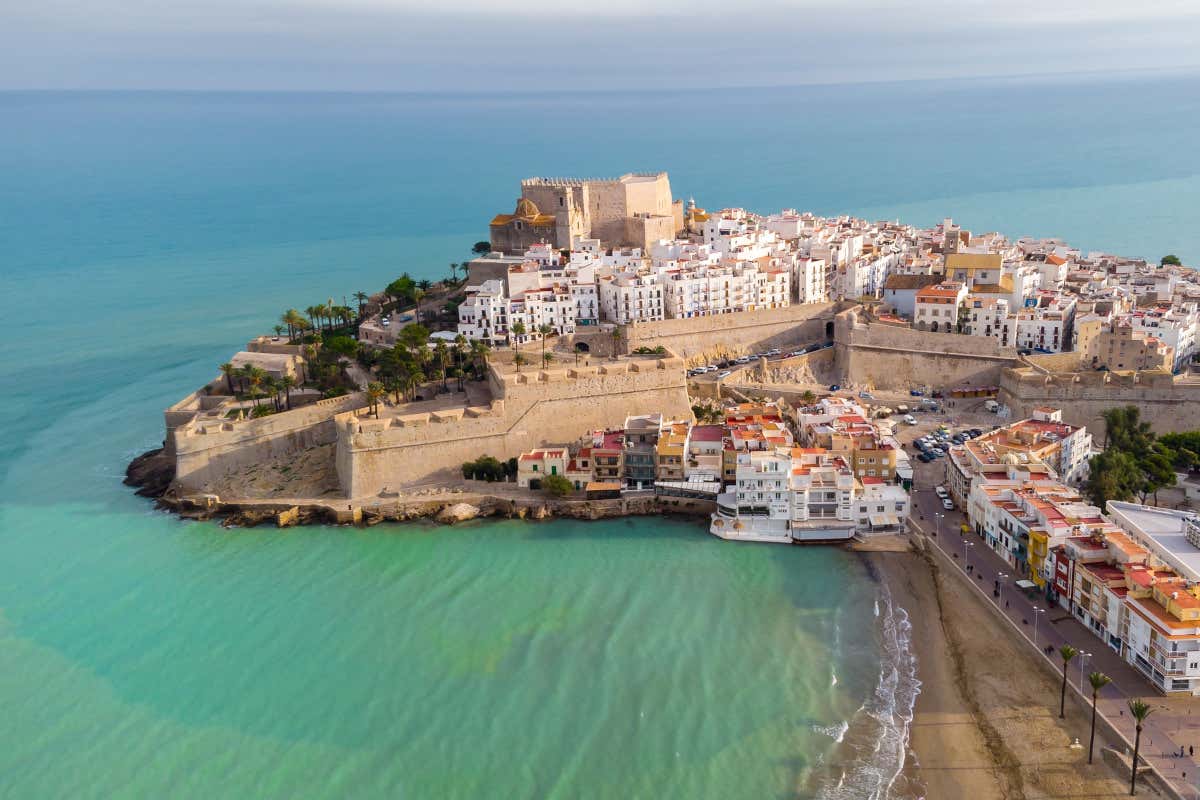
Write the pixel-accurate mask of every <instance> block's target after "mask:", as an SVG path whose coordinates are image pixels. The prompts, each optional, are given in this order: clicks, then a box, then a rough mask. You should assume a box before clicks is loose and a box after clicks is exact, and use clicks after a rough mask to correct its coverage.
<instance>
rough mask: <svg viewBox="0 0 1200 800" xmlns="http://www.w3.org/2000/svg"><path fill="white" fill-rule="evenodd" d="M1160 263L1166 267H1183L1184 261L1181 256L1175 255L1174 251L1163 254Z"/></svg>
mask: <svg viewBox="0 0 1200 800" xmlns="http://www.w3.org/2000/svg"><path fill="white" fill-rule="evenodd" d="M1158 263H1159V264H1160V265H1162V266H1164V267H1182V266H1183V262H1182V261H1180V260H1179V256H1177V255H1175V254H1174V253H1172V254H1170V255H1165V256H1163V257H1162V260H1161V261H1159V262H1158Z"/></svg>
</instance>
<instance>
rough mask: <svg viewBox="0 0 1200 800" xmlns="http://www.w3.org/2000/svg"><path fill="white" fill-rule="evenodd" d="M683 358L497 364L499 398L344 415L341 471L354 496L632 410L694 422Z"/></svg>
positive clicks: (574, 432) (568, 434)
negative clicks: (518, 369)
mask: <svg viewBox="0 0 1200 800" xmlns="http://www.w3.org/2000/svg"><path fill="white" fill-rule="evenodd" d="M684 379H685V376H684V366H683V361H682V360H681V359H680V358H677V357H675V356H667V357H663V358H652V357H648V358H631V359H627V360H626V359H623V360H620V361H613V362H603V363H594V364H590V365H588V366H580V367H572V366H565V365H564V366H563V367H559V368H554V369H543V370H527V371H525V372H523V373H520V374H517V373H513V372H509V371H502V370H501V368H499V367H498V366H497V365H496V364H494V363H493V364H489V382H490V384H491V389H492V396H493V398H494V399H493V400H492V402H491V404H489V405H487V406H478V407H473V408H457V409H452V410H449V411H439V412H427V413H422V414H414V415H407V416H406V415H395V416H385V417H383V418H380V419H376V418H375V417H373V416H372V415H370V414H368V413H367V412H366V411H365V410H362V409H354V410H348V411H346V412H344V413H341V414H339V415H338V416H337V419H336V423H335V424H336V438H337V472H338V478H339V481H340V482H341V486H342V489H343V491H344V492H345V493H346V495H347V496H349V497H366V496H370V495H377V494H379V493H380V492H382V491H384V490H385V489H395V488H396V487H401V486H404V485H409V484H416V483H421V482H423V481H431V480H434V479H436V478H439V477H449V476H451V475H452V474H453V473H455V472H457V470H458V468H459V467H460V466H461V465H462V464H463V462H465V461H471V460H474V459H476V458H479V457H480V456H483V455H492V456H495V457H497V458H507V457H511V456H514V455H517V454H519V453H521V452H523V451H526V450H530V449H532V448H534V447H539V446H544V445H551V444H557V445H562V444H565V443H567V442H573V441H576V440H578V439H579V438H580V437H581V436H583V435H585V434H587V433H588V432H589V431H591V430H595V429H599V428H613V427H619V426H621V425H622V424H623V423H624V422H625V418H626V417H627V416H629V415H631V414H648V413H656V412H659V413H662V414H663V416H664V417H667V418H674V419H691V416H692V415H691V407H690V404H689V400H688V394H687V389H686V386H685V383H684Z"/></svg>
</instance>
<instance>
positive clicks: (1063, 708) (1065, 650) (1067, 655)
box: [1058, 644, 1079, 719]
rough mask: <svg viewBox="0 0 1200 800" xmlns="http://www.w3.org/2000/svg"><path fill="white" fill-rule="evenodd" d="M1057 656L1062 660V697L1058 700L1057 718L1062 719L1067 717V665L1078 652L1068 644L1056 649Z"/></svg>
mask: <svg viewBox="0 0 1200 800" xmlns="http://www.w3.org/2000/svg"><path fill="white" fill-rule="evenodd" d="M1058 654H1059V655H1060V656H1062V660H1063V679H1062V695H1061V696H1060V697H1059V700H1058V718H1059V719H1062V718H1063V717H1065V716H1066V715H1067V664H1069V663H1071V659H1072V658H1074V657H1075V656H1077V655H1079V651H1078V650H1076V649H1075V648H1074V647H1071V645H1069V644H1064V645H1063V646H1062V647H1060V648H1058Z"/></svg>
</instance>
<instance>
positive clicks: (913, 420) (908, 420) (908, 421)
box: [904, 414, 917, 425]
mask: <svg viewBox="0 0 1200 800" xmlns="http://www.w3.org/2000/svg"><path fill="white" fill-rule="evenodd" d="M904 422H905V424H907V425H916V424H917V418H916V417H914V416H913V415H912V414H905V415H904Z"/></svg>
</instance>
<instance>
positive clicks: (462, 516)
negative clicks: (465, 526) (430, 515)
mask: <svg viewBox="0 0 1200 800" xmlns="http://www.w3.org/2000/svg"><path fill="white" fill-rule="evenodd" d="M478 516H479V509H478V508H477V507H475V506H473V505H471V504H470V503H455V504H454V505H449V506H446V507H445V508H443V509H442V510H441V511H439V512H438V515H437V521H438V522H444V523H446V524H448V525H453V524H454V523H456V522H466V521H467V520H469V519H475V518H476V517H478Z"/></svg>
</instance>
